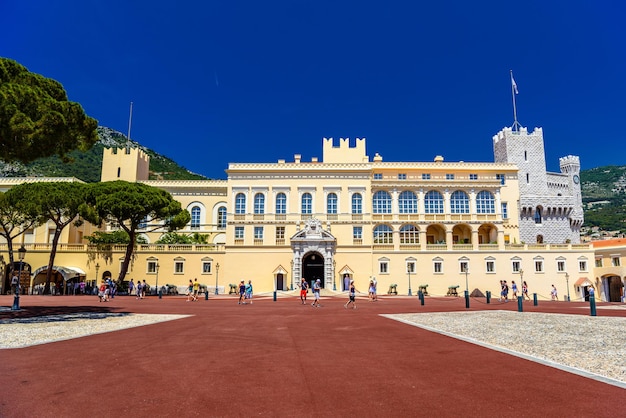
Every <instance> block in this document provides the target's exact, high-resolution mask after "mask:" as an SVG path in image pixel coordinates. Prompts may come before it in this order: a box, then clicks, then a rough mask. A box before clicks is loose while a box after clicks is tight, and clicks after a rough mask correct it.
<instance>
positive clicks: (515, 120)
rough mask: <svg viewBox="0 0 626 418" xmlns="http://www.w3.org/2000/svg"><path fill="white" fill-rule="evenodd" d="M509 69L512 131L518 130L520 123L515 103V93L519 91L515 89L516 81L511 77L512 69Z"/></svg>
mask: <svg viewBox="0 0 626 418" xmlns="http://www.w3.org/2000/svg"><path fill="white" fill-rule="evenodd" d="M510 71H511V96H512V97H513V126H512V127H511V128H512V129H513V132H519V129H520V128H521V126H522V125H521V124H520V123H519V122H518V121H517V106H516V104H515V95H516V94H519V91H517V83H515V79H514V78H513V70H510Z"/></svg>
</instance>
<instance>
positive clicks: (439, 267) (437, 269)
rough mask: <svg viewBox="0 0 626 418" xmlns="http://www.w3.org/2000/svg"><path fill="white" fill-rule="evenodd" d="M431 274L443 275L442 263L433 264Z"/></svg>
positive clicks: (435, 262)
mask: <svg viewBox="0 0 626 418" xmlns="http://www.w3.org/2000/svg"><path fill="white" fill-rule="evenodd" d="M433 272H434V273H439V274H441V273H443V263H442V262H441V261H434V262H433Z"/></svg>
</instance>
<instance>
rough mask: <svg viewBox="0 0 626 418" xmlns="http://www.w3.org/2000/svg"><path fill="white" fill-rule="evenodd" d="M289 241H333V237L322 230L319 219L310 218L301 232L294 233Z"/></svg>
mask: <svg viewBox="0 0 626 418" xmlns="http://www.w3.org/2000/svg"><path fill="white" fill-rule="evenodd" d="M291 240H292V241H294V240H296V241H300V240H307V241H334V240H335V237H334V236H333V235H332V234H331V233H330V232H328V231H326V230H325V229H324V228H322V223H321V222H320V221H319V219H315V218H311V219H309V220H307V221H306V223H305V224H304V228H303V229H302V230H300V231H298V232H296V233H295V235H293V236H292V237H291Z"/></svg>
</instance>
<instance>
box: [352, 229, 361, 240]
mask: <svg viewBox="0 0 626 418" xmlns="http://www.w3.org/2000/svg"><path fill="white" fill-rule="evenodd" d="M352 238H354V239H363V227H362V226H353V227H352Z"/></svg>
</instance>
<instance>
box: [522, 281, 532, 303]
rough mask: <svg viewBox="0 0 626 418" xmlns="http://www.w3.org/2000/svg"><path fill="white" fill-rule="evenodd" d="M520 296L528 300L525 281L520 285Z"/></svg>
mask: <svg viewBox="0 0 626 418" xmlns="http://www.w3.org/2000/svg"><path fill="white" fill-rule="evenodd" d="M522 296H523V297H524V298H525V299H528V300H530V296H528V285H527V284H526V280H524V282H523V283H522Z"/></svg>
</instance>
